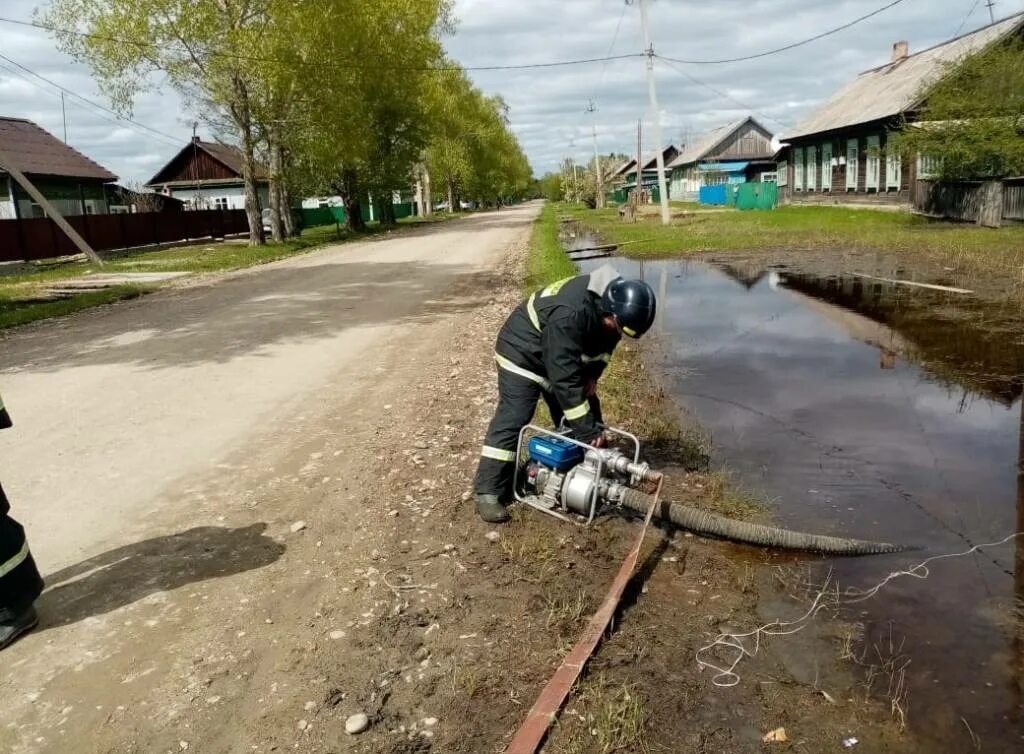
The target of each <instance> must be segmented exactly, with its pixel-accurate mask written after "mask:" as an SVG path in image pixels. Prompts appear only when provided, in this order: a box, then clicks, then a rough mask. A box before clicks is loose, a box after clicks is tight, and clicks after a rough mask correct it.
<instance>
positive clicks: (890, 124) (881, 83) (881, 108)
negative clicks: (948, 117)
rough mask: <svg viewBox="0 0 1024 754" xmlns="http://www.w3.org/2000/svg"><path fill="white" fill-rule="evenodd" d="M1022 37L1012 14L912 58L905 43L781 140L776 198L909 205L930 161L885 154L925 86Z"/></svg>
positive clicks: (1023, 23) (1022, 19)
mask: <svg viewBox="0 0 1024 754" xmlns="http://www.w3.org/2000/svg"><path fill="white" fill-rule="evenodd" d="M1022 34H1024V14H1017V15H1015V16H1011V17H1009V18H1006V19H1004V20H1002V21H998V22H996V23H994V24H990V25H988V26H985V27H982V28H981V29H978V30H977V31H974V32H971V33H970V34H965V35H963V36H960V37H957V38H956V39H952V40H950V41H948V42H944V43H942V44H939V45H936V46H934V47H929V48H928V49H926V50H921V51H920V52H916V53H914V54H910V49H909V45H908V43H907V42H905V41H900V42H897V43H896V44H894V45H893V47H892V55H891V56H890V59H889V61H888V62H886V63H885V64H884V65H881V66H878V67H876V68H871V69H870V70H867V71H864V72H863V73H861V74H860V75H858V76H857V78H855V79H854V80H853V81H851V82H850V83H849V84H847V85H846V86H845V87H843V88H842V89H841V90H839V91H838V92H837V93H836V94H835V95H834V96H833V97H832V98H831V99H829V100H828V101H826V102H825V104H823V105H822V106H821V107H819V108H818V109H817V110H816V111H815V112H814V113H812V114H811V115H810V116H809V117H808V118H806V119H805V120H804V121H803V122H801V123H799V124H798V125H797V126H796V127H795V128H794V129H793V130H792V131H791V132H790V133H788V134H786V136H785V137H784V138H783V142H784V143H785V145H784V148H783V150H782V152H781V153H780V155H779V158H780V161H779V163H778V173H779V194H780V199H782V200H784V201H789V202H800V203H838V202H843V203H864V204H897V205H898V204H909V203H910V202H912V201H913V200H914V195H915V192H916V191H917V181H918V180H919V179H927V178H929V177H931V176H932V174H933V171H934V168H935V163H934V159H933V158H932V157H929V156H928V155H900V154H898V153H897V152H896V150H895V149H893V150H889V148H888V146H889V142H890V135H891V134H892V133H893V132H894V131H896V130H897V129H899V128H900V127H901V126H902V125H903V124H904V123H915V122H918V121H919V116H920V115H921V112H922V108H923V107H924V105H925V104H926V103H925V101H924V99H923V97H924V93H925V92H926V90H927V88H928V86H930V85H932V84H935V83H936V82H938V81H939V80H941V78H942V76H943V75H945V73H946V71H948V70H949V69H950V66H952V65H954V64H955V63H957V62H959V61H961V60H963V59H964V58H965V57H968V56H970V55H975V54H977V53H979V52H981V51H983V50H985V49H987V48H989V47H990V46H991V45H994V44H999V43H1001V42H1003V41H1004V40H1008V39H1012V38H1013V37H1014V36H1017V37H1020V36H1021V35H1022Z"/></svg>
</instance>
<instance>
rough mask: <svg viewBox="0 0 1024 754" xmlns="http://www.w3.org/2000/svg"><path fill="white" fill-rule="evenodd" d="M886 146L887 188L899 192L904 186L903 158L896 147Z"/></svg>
mask: <svg viewBox="0 0 1024 754" xmlns="http://www.w3.org/2000/svg"><path fill="white" fill-rule="evenodd" d="M885 146H886V149H885V187H886V189H888V190H890V191H899V190H900V188H902V186H903V157H902V155H900V153H899V152H897V151H896V150H895V148H894V147H890V146H889V145H888V144H886V145H885Z"/></svg>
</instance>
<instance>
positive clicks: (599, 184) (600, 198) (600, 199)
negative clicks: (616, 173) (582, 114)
mask: <svg viewBox="0 0 1024 754" xmlns="http://www.w3.org/2000/svg"><path fill="white" fill-rule="evenodd" d="M587 112H588V113H590V114H591V116H593V117H595V118H596V117H597V116H595V115H594V113H596V112H597V108H596V107H594V100H590V104H589V105H588V106H587ZM590 130H591V134H592V135H593V137H594V186H595V190H596V192H597V194H596V196H595V198H594V206H595V207H597V208H598V209H601V208H602V207H604V178H602V177H601V160H600V158H599V157H598V155H597V123H591V124H590Z"/></svg>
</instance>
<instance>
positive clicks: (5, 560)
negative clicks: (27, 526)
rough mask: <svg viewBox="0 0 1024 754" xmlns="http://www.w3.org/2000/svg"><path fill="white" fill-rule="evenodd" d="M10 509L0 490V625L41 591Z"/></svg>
mask: <svg viewBox="0 0 1024 754" xmlns="http://www.w3.org/2000/svg"><path fill="white" fill-rule="evenodd" d="M10 509H11V506H10V504H9V503H8V502H7V497H6V496H5V495H4V489H3V487H0V623H2V622H4V621H5V620H9V619H11V618H13V617H14V616H16V615H18V614H19V613H21V612H22V611H24V610H25V608H27V607H28V606H30V605H31V604H32V603H33V602H35V601H36V598H37V597H38V596H39V595H40V594H42V592H43V579H42V577H41V576H40V575H39V570H38V569H37V568H36V562H35V560H33V558H32V553H30V552H29V551H28V542H26V541H25V530H24V529H23V528H22V526H21V524H19V523H18V522H17V521H15V520H14V519H13V518H11V517H10V515H8V513H9V511H10Z"/></svg>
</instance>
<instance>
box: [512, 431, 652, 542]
mask: <svg viewBox="0 0 1024 754" xmlns="http://www.w3.org/2000/svg"><path fill="white" fill-rule="evenodd" d="M603 430H604V432H605V434H606V436H610V437H611V438H613V439H614V438H619V439H622V440H624V441H626V442H628V443H629V444H631V445H632V450H633V453H632V456H629V455H626V454H625V453H623V452H622V451H621V450H618V449H615V448H595V447H593V446H590V445H586V444H584V443H582V442H579V441H578V440H575V439H573V438H572V437H570V436H569V433H568V431H567V430H559V431H551V430H549V429H544V428H543V427H538V426H536V425H533V424H531V425H528V426H526V427H524V428H523V430H522V431H521V432H520V433H519V446H518V454H517V457H518V458H519V459H520V463H519V464H517V468H516V478H515V490H516V499H517V500H518V501H519V502H521V503H524V504H526V505H529V506H530V507H532V508H536V509H537V510H540V511H543V512H544V513H548V514H550V515H553V516H556V517H558V518H560V519H562V520H569V521H571V520H579V519H581V518H582V519H585V523H587V524H590V523H592V522H593V520H594V518H595V517H596V516H597V515H598V513H600V512H601V510H602V509H603V508H606V507H608V506H618V505H622V504H623V502H624V501H625V500H626V499H627V498H628V497H629V492H630V491H638V490H639V488H640V487H641V486H643V485H644V484H645V483H647V482H656V481H658V480H659V479H660V478H661V474H660V473H658V472H656V471H653V470H651V468H650V467H649V466H648V465H647V464H646V463H642V462H641V461H640V441H639V440H638V439H637V437H636V436H635V435H633V434H630V433H629V432H626V431H625V430H622V429H617V428H615V427H604V428H603Z"/></svg>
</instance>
